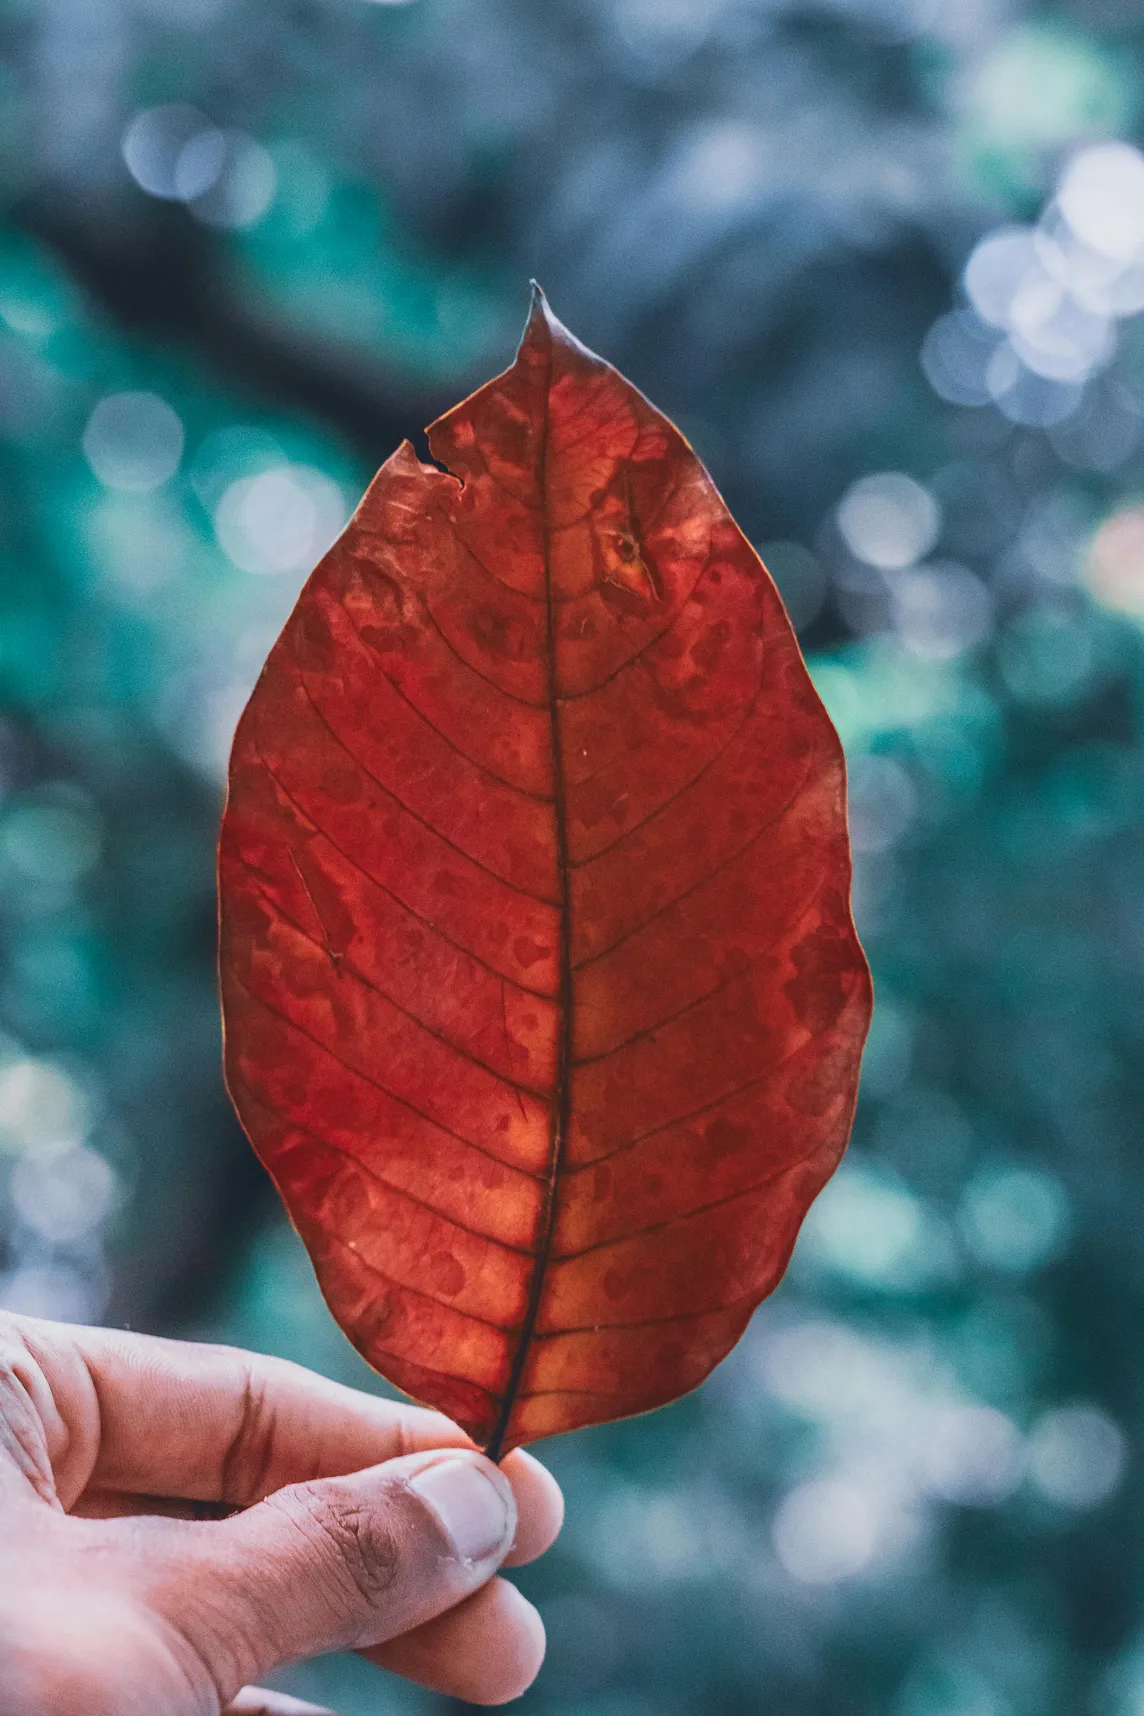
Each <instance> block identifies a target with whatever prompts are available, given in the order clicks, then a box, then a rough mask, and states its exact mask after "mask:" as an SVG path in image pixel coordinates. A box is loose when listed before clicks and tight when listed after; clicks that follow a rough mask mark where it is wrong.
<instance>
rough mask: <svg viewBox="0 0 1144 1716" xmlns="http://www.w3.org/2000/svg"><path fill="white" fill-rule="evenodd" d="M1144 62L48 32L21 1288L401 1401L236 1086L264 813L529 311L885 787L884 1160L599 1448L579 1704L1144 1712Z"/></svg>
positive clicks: (722, 25)
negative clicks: (231, 931) (395, 464)
mask: <svg viewBox="0 0 1144 1716" xmlns="http://www.w3.org/2000/svg"><path fill="white" fill-rule="evenodd" d="M1142 61H1144V17H1142V16H1141V14H1140V12H1139V9H1138V7H1136V6H1134V5H1132V4H1129V3H1127V0H1086V4H1084V5H1083V6H1082V5H1080V4H1075V5H1066V4H1062V5H1059V6H1055V7H1048V6H1029V5H1022V4H1020V3H1017V0H1013V3H1009V0H967V3H965V4H960V3H959V4H957V5H952V6H950V5H947V6H944V7H943V6H940V5H938V4H935V3H933V0H821V3H818V4H804V3H801V0H797V3H796V0H545V4H544V5H541V6H538V5H526V4H524V3H523V0H467V3H464V4H462V3H461V0H409V3H407V4H370V3H369V0H291V3H289V4H287V3H286V0H261V3H260V4H257V5H255V4H254V3H253V0H181V3H176V0H130V3H129V0H41V3H34V0H25V3H23V4H21V3H19V0H8V3H6V4H4V5H3V6H2V7H0V1305H5V1306H7V1307H9V1308H11V1309H18V1310H25V1311H30V1312H35V1313H37V1314H41V1315H48V1316H62V1317H69V1318H77V1319H90V1320H109V1321H112V1322H115V1323H127V1324H130V1325H132V1326H134V1327H138V1328H144V1329H159V1330H163V1331H165V1332H174V1333H184V1334H198V1335H204V1334H205V1335H208V1336H210V1337H211V1338H216V1339H225V1340H230V1341H235V1342H241V1343H244V1344H247V1345H250V1346H253V1347H255V1348H258V1349H260V1350H262V1351H266V1352H276V1353H282V1354H286V1355H288V1356H290V1357H292V1358H296V1359H299V1360H300V1361H301V1362H303V1363H306V1364H309V1365H312V1366H314V1367H316V1368H318V1369H320V1370H322V1371H324V1372H326V1373H327V1374H329V1375H333V1376H338V1377H342V1378H344V1379H347V1380H350V1381H354V1382H357V1383H359V1384H361V1385H362V1386H365V1387H376V1386H379V1385H378V1384H377V1383H376V1381H375V1380H374V1379H372V1378H371V1377H370V1376H369V1375H368V1374H367V1373H366V1372H365V1371H364V1367H363V1366H361V1364H360V1363H359V1361H358V1360H357V1359H356V1358H355V1357H354V1355H353V1354H352V1353H351V1352H350V1350H349V1348H348V1347H347V1345H346V1344H345V1342H344V1341H343V1340H342V1338H341V1336H340V1335H339V1334H338V1332H337V1330H336V1329H335V1328H334V1326H333V1325H332V1323H331V1321H330V1319H329V1317H328V1315H327V1313H326V1312H325V1310H324V1308H323V1307H322V1305H321V1303H320V1300H319V1299H318V1297H317V1294H316V1291H315V1288H314V1286H313V1282H312V1278H311V1275H310V1271H309V1267H308V1264H307V1262H306V1260H305V1257H304V1255H303V1254H302V1253H301V1251H300V1248H299V1246H298V1244H297V1242H296V1240H295V1239H294V1238H293V1236H292V1235H291V1233H290V1232H289V1230H288V1229H287V1228H286V1226H285V1224H284V1223H283V1221H282V1218H281V1216H280V1214H279V1212H278V1210H277V1208H276V1206H275V1203H274V1200H273V1197H272V1195H271V1194H270V1193H269V1190H268V1187H267V1185H266V1183H265V1181H264V1178H263V1176H262V1175H261V1172H260V1171H259V1170H258V1169H257V1167H256V1165H255V1164H254V1162H253V1160H252V1158H251V1155H250V1152H249V1150H248V1149H247V1147H246V1145H245V1143H244V1141H243V1139H242V1137H241V1135H240V1133H239V1131H238V1129H237V1126H236V1125H235V1122H234V1120H233V1118H232V1116H231V1115H230V1112H229V1109H228V1105H227V1102H226V1098H225V1095H224V1092H223V1090H222V1085H221V1079H220V1072H219V1044H218V1017H217V1003H216V998H215V987H214V934H215V931H214V922H215V902H214V878H213V850H214V843H215V838H216V833H217V823H218V814H219V808H220V793H221V783H222V771H223V768H224V764H225V754H226V746H227V742H228V739H229V735H230V732H231V730H232V728H233V724H234V720H235V718H236V716H237V713H238V711H239V709H240V708H241V705H242V702H243V700H244V698H245V696H246V694H247V693H248V691H249V688H250V685H251V684H252V682H253V678H254V675H255V673H256V672H257V669H258V667H259V665H260V663H261V660H262V658H263V657H264V655H265V652H266V650H267V648H268V647H269V644H270V642H271V641H272V639H273V637H274V635H275V633H276V630H277V628H278V626H279V625H280V624H281V622H282V619H283V618H284V616H285V614H286V613H287V611H288V610H289V607H290V604H291V602H292V600H293V598H294V596H295V594H296V592H297V590H298V588H299V586H300V583H301V581H302V578H303V577H304V575H305V573H306V571H307V570H308V568H309V566H310V565H311V564H312V563H313V561H314V559H315V558H316V557H317V555H318V554H319V553H320V552H321V551H322V550H323V549H324V547H325V546H326V545H327V543H328V542H329V540H330V539H331V538H332V536H333V535H334V534H335V533H336V531H337V529H338V528H340V525H341V523H342V522H343V521H344V519H345V517H347V516H348V513H349V511H350V510H351V509H352V506H353V505H354V504H355V502H356V499H357V497H358V496H359V495H360V493H361V490H362V488H363V487H364V484H365V482H366V481H367V480H368V478H369V476H370V475H371V473H372V471H373V470H374V469H375V468H376V465H377V464H378V463H379V462H380V461H381V459H383V458H384V457H386V456H387V455H388V453H389V452H390V451H392V449H393V447H394V446H395V445H396V444H397V442H398V441H399V440H400V439H401V438H402V437H403V436H405V435H409V436H410V437H411V438H413V440H414V442H415V445H417V446H418V447H420V448H422V449H423V448H424V443H423V441H421V440H420V438H419V437H420V433H421V429H422V426H423V424H425V423H426V422H428V421H429V420H430V418H431V417H432V416H433V415H435V414H436V412H437V411H439V410H440V409H442V408H444V407H445V406H447V405H448V404H450V403H451V402H452V401H453V400H454V399H456V398H458V397H460V396H461V395H462V394H463V393H464V392H465V391H467V390H468V389H469V388H470V387H471V386H473V385H475V384H476V383H477V382H479V381H480V380H482V379H484V378H485V377H486V376H487V375H489V374H491V373H492V372H493V371H494V370H496V369H497V368H500V367H502V366H503V365H504V364H505V363H507V362H508V361H509V359H510V358H511V354H512V351H513V348H514V345H515V341H516V338H517V334H518V331H519V327H520V324H521V323H522V321H523V317H524V312H525V308H526V300H527V281H528V279H529V277H530V275H533V274H535V275H536V276H537V277H538V278H539V279H540V280H541V281H542V282H543V284H544V286H545V288H546V290H547V292H548V294H549V296H550V299H551V301H552V303H553V306H554V308H555V310H556V311H557V313H558V314H559V315H560V316H561V317H562V318H563V319H564V320H565V321H566V322H567V323H568V324H569V325H570V326H571V327H572V328H573V329H574V331H575V332H576V333H577V334H578V335H579V336H580V337H582V338H583V339H584V340H585V341H586V342H587V343H588V344H590V345H591V346H593V347H594V348H595V349H597V350H599V351H601V352H602V353H603V354H604V355H605V356H607V357H608V358H610V359H611V360H613V361H614V362H616V363H617V364H618V365H619V366H620V367H621V368H622V369H623V370H624V371H625V373H627V374H628V375H629V376H630V377H631V378H632V379H633V380H634V381H635V382H637V383H638V384H639V385H640V386H641V387H642V388H643V389H644V390H645V391H646V392H647V393H648V394H649V395H650V397H651V398H653V399H654V400H655V401H656V403H657V404H659V405H660V406H662V408H663V409H665V410H666V411H668V412H669V413H670V414H671V415H672V416H673V417H674V418H675V419H676V420H677V421H678V422H679V423H680V425H681V427H682V428H683V429H684V430H685V432H686V433H687V434H688V436H689V437H690V438H691V440H692V442H693V444H694V445H695V447H696V449H697V450H698V451H699V453H700V454H701V456H702V457H703V458H704V459H705V461H706V462H707V464H708V466H709V468H710V470H711V472H712V474H713V476H714V478H715V480H716V482H717V483H718V484H719V486H720V487H721V489H722V490H723V492H724V493H725V495H726V496H727V498H728V501H729V503H730V504H731V506H732V507H733V509H734V511H735V513H736V516H737V517H738V518H739V520H740V522H741V523H742V525H743V527H744V529H745V530H746V531H747V532H748V534H749V535H750V536H751V538H752V540H754V541H755V542H757V543H758V544H759V545H760V547H761V548H762V550H763V552H764V554H765V556H766V558H767V560H768V562H769V564H770V565H771V566H772V569H773V570H774V572H775V575H776V577H777V579H778V581H779V583H780V586H781V588H782V589H783V591H784V594H785V596H786V598H787V600H788V604H789V607H790V610H791V613H792V616H793V617H794V619H795V620H796V622H797V623H798V625H799V629H800V633H801V636H802V640H803V643H804V647H805V648H806V650H807V653H808V657H809V660H810V664H811V669H812V672H813V674H814V676H815V679H816V681H817V683H818V685H819V687H820V690H821V691H822V694H823V696H824V698H825V700H826V702H827V705H828V707H829V708H830V711H831V713H832V715H833V717H834V719H835V721H836V722H837V724H838V727H839V730H840V732H841V734H842V737H843V740H844V742H845V745H846V748H847V752H848V756H849V760H850V765H851V771H852V814H853V823H854V835H855V845H856V914H857V918H858V922H859V928H860V931H861V933H862V936H863V940H864V943H865V945H866V947H867V950H868V952H869V956H870V959H871V963H872V965H873V968H874V973H875V980H876V986H877V995H878V1001H877V1010H876V1016H875V1022H874V1028H873V1032H872V1035H871V1041H870V1045H869V1048H868V1051H867V1056H866V1061H865V1067H864V1074H863V1087H862V1096H861V1102H860V1108H859V1114H858V1120H857V1125H856V1129H855V1135H854V1141H853V1144H852V1147H851V1150H850V1152H849V1155H848V1157H847V1159H846V1162H845V1163H844V1165H843V1167H842V1169H841V1170H840V1172H839V1174H838V1175H837V1177H836V1179H835V1180H834V1181H833V1182H832V1184H831V1186H830V1187H829V1188H828V1190H827V1191H826V1192H825V1193H824V1194H823V1196H822V1197H821V1199H820V1200H819V1202H818V1204H817V1205H816V1206H815V1208H814V1210H813V1211H812V1214H811V1217H810V1219H809V1220H808V1222H807V1225H806V1227H805V1229H804V1232H803V1236H802V1238H801V1239H800V1242H799V1245H798V1248H797V1250H796V1254H795V1258H794V1262H793V1263H792V1266H791V1269H790V1271H789V1274H788V1277H787V1279H786V1280H785V1281H784V1283H783V1284H782V1286H781V1287H780V1289H779V1290H778V1292H777V1293H776V1294H775V1295H774V1297H773V1299H772V1300H771V1301H770V1302H769V1303H768V1304H767V1305H766V1306H764V1307H763V1308H762V1309H761V1311H760V1312H759V1313H758V1315H757V1316H756V1318H755V1320H754V1322H753V1324H752V1326H751V1328H750V1330H749V1331H748V1334H747V1335H746V1337H745V1338H744V1340H743V1342H742V1343H741V1345H740V1346H739V1348H738V1349H737V1350H736V1352H735V1353H734V1354H733V1355H732V1357H731V1358H730V1359H729V1360H728V1361H727V1362H726V1363H725V1364H724V1365H723V1366H722V1367H721V1368H720V1369H719V1370H718V1371H717V1372H716V1374H715V1375H714V1376H713V1377H712V1378H711V1380H710V1381H709V1382H708V1383H707V1384H706V1385H705V1386H704V1387H703V1388H702V1389H701V1390H700V1391H699V1392H698V1393H697V1394H695V1395H694V1396H692V1397H690V1398H688V1399H686V1400H684V1401H681V1402H679V1403H678V1404H677V1405H675V1406H673V1407H671V1408H669V1409H666V1410H664V1411H662V1412H659V1413H657V1414H655V1415H653V1416H651V1417H648V1418H645V1419H640V1420H636V1421H632V1422H630V1423H627V1424H622V1425H618V1426H614V1427H610V1428H605V1429H600V1430H596V1431H591V1432H584V1433H579V1434H577V1435H574V1436H571V1437H568V1438H566V1439H563V1440H562V1441H559V1442H555V1443H553V1444H551V1445H549V1446H546V1447H545V1448H544V1449H543V1450H542V1454H543V1457H544V1458H546V1459H548V1460H550V1461H551V1464H552V1466H553V1468H554V1469H555V1470H556V1471H557V1472H558V1474H559V1476H560V1477H561V1480H562V1481H563V1483H564V1484H565V1487H566V1490H567V1494H568V1501H569V1517H568V1525H567V1529H566V1531H565V1534H564V1537H563V1539H562V1540H561V1543H560V1545H559V1546H558V1548H557V1549H556V1550H555V1551H554V1552H553V1553H552V1554H551V1555H550V1556H549V1557H548V1558H546V1560H545V1561H544V1562H542V1563H541V1564H539V1565H538V1566H537V1567H535V1568H533V1569H530V1570H527V1571H526V1572H524V1573H522V1574H521V1575H520V1576H519V1577H520V1582H521V1584H522V1586H524V1587H525V1588H526V1589H527V1590H528V1592H529V1593H530V1595H533V1596H534V1597H535V1598H536V1600H537V1601H538V1602H539V1603H540V1604H541V1607H542V1609H543V1612H544V1614H545V1616H546V1619H547V1621H548V1625H549V1632H550V1653H549V1660H548V1663H547V1665H546V1667H545V1669H544V1670H543V1672H542V1675H541V1678H540V1680H539V1682H538V1683H537V1686H536V1687H535V1689H534V1690H533V1691H532V1692H530V1693H529V1694H528V1695H527V1697H526V1699H525V1707H526V1708H527V1709H528V1710H530V1711H533V1710H534V1711H536V1712H538V1713H540V1712H544V1713H545V1716H653V1713H654V1716H699V1713H700V1712H702V1713H703V1716H736V1713H738V1712H744V1713H747V1712H751V1713H753V1712H756V1711H767V1712H770V1711H774V1712H776V1713H778V1712H781V1713H782V1716H1142V1713H1144V1632H1142V1631H1141V1616H1140V1596H1141V1576H1142V1548H1141V1543H1142V1532H1141V1500H1142V1494H1141V1472H1140V1445H1139V1435H1140V1427H1141V1422H1142V1417H1144V1356H1142V1348H1141V1341H1140V1328H1141V1299H1142V1294H1144V1223H1142V1221H1141V1143H1140V1137H1141V1116H1142V1113H1144V1071H1142V1057H1141V1034H1142V1028H1144V977H1142V962H1144V844H1142V835H1144V751H1142V749H1141V743H1142V740H1141V730H1142V719H1144V703H1142V695H1144V637H1142V634H1141V623H1142V621H1144V514H1141V512H1140V511H1139V510H1138V509H1139V507H1140V504H1141V498H1142V497H1141V488H1142V484H1144V324H1142V322H1141V320H1140V312H1141V310H1142V309H1144V288H1142V287H1141V271H1142V269H1144V263H1142V262H1141V252H1142V249H1144V213H1142V212H1141V211H1142V209H1144V192H1142V191H1141V188H1140V177H1141V175H1142V174H1144V159H1142V158H1141V157H1140V156H1139V154H1133V153H1131V152H1127V151H1124V150H1122V151H1120V152H1119V153H1117V152H1116V151H1112V152H1111V153H1110V152H1109V151H1108V150H1107V149H1104V151H1103V152H1101V150H1102V146H1103V145H1106V144H1108V143H1111V142H1115V141H1118V140H1119V141H1121V142H1123V143H1125V144H1126V145H1132V144H1133V142H1134V140H1138V139H1139V131H1138V127H1139V123H1140V89H1141V72H1142ZM1137 163H1138V164H1139V165H1136V164H1137ZM1012 227H1015V228H1017V229H1018V230H1017V231H1016V233H1015V235H1014V234H1009V236H1008V237H1005V234H1006V233H1007V232H1008V229H1009V228H1012ZM998 233H1001V234H1002V238H1003V242H1002V243H1001V245H1000V247H998V244H997V242H996V235H997V234H998ZM1006 245H1008V246H1009V248H1008V249H1006V248H1005V246H1006ZM1102 246H1103V248H1101V247H1102ZM855 485H858V486H855ZM281 1684H282V1685H283V1686H287V1687H289V1688H291V1689H293V1690H295V1691H297V1692H298V1693H300V1694H303V1695H308V1696H310V1697H312V1698H315V1699H319V1700H323V1701H328V1702H330V1703H332V1704H335V1705H336V1706H337V1707H338V1709H339V1710H341V1711H343V1712H345V1716H374V1713H390V1712H392V1713H394V1716H396V1713H398V1712H422V1711H425V1712H428V1711H429V1710H431V1709H435V1708H436V1707H437V1706H438V1705H440V1703H441V1702H442V1701H440V1700H437V1699H435V1698H433V1697H431V1696H430V1695H428V1694H424V1693H421V1692H419V1691H417V1690H415V1689H412V1688H410V1687H408V1686H406V1685H405V1684H403V1683H401V1682H399V1681H397V1680H393V1679H390V1678H387V1677H386V1676H384V1675H382V1674H380V1673H379V1672H378V1671H375V1670H372V1669H369V1668H367V1667H366V1666H365V1665H363V1664H361V1663H359V1662H357V1661H356V1660H354V1659H350V1658H347V1659H329V1660H328V1661H324V1662H321V1663H317V1664H313V1665H309V1666H306V1667H302V1668H299V1669H296V1670H292V1671H290V1672H289V1673H287V1674H284V1675H283V1676H282V1677H281Z"/></svg>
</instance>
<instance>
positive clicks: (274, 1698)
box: [222, 1686, 334, 1716]
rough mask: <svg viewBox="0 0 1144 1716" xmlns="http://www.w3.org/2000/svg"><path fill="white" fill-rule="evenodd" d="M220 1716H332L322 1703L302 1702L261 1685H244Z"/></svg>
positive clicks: (330, 1711)
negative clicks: (263, 1687)
mask: <svg viewBox="0 0 1144 1716" xmlns="http://www.w3.org/2000/svg"><path fill="white" fill-rule="evenodd" d="M222 1716H334V1713H333V1711H332V1710H327V1709H326V1706H325V1705H324V1704H304V1703H303V1701H302V1700H301V1699H300V1698H289V1697H287V1695H286V1693H285V1692H265V1691H263V1689H262V1687H261V1686H244V1687H243V1689H242V1691H241V1692H240V1693H239V1694H238V1697H237V1698H232V1699H231V1701H230V1703H229V1704H228V1705H227V1707H226V1709H225V1710H224V1711H223V1712H222Z"/></svg>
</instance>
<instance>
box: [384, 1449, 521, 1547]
mask: <svg viewBox="0 0 1144 1716" xmlns="http://www.w3.org/2000/svg"><path fill="white" fill-rule="evenodd" d="M409 1487H410V1489H412V1490H416V1491H417V1494H418V1495H419V1496H420V1497H421V1500H422V1501H423V1502H425V1503H427V1505H428V1506H429V1507H431V1508H432V1509H433V1512H434V1513H435V1514H436V1515H437V1518H438V1519H439V1520H440V1522H441V1524H442V1526H443V1527H444V1529H445V1533H446V1535H447V1536H448V1537H449V1538H450V1539H451V1540H452V1543H453V1548H454V1550H455V1551H456V1555H457V1559H458V1560H460V1561H468V1562H473V1561H487V1560H488V1559H489V1557H490V1556H493V1555H496V1554H498V1553H500V1552H503V1551H505V1550H507V1549H508V1547H509V1545H510V1543H511V1542H512V1533H513V1528H514V1526H515V1523H516V1522H515V1519H514V1518H513V1517H512V1515H511V1512H510V1508H509V1506H508V1504H507V1503H506V1502H505V1498H504V1497H503V1496H502V1494H501V1492H500V1490H499V1489H498V1488H497V1486H496V1484H495V1483H494V1482H493V1481H492V1479H491V1478H489V1477H486V1475H485V1473H484V1472H483V1471H482V1470H481V1468H480V1466H478V1465H476V1464H475V1463H474V1462H473V1461H471V1460H438V1461H436V1463H435V1464H434V1465H432V1466H426V1467H425V1469H424V1471H421V1472H418V1473H417V1475H416V1477H413V1478H410V1480H409Z"/></svg>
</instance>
